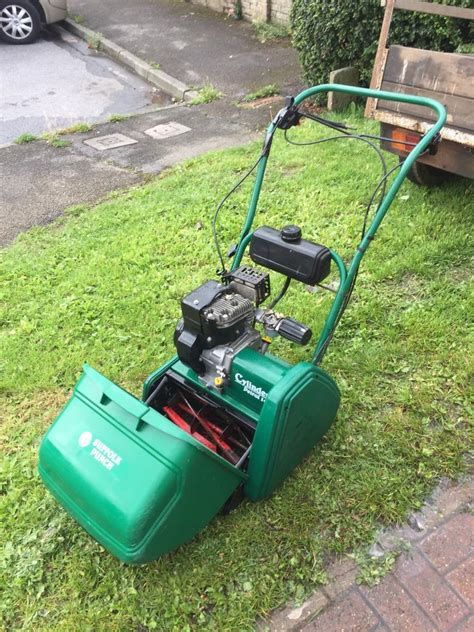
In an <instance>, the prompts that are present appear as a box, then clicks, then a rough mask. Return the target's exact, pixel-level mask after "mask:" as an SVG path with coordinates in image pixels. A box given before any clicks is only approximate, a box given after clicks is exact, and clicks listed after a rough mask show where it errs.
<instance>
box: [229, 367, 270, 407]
mask: <svg viewBox="0 0 474 632" xmlns="http://www.w3.org/2000/svg"><path fill="white" fill-rule="evenodd" d="M235 381H236V382H237V384H240V386H242V387H243V389H244V393H247V394H248V395H251V396H252V397H255V399H258V400H259V401H261V402H264V401H265V400H266V399H267V396H268V393H267V391H264V390H263V388H262V387H261V386H255V384H253V383H252V382H251V381H250V380H246V379H245V378H244V376H243V375H242V373H236V374H235Z"/></svg>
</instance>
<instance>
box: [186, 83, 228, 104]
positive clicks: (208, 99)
mask: <svg viewBox="0 0 474 632" xmlns="http://www.w3.org/2000/svg"><path fill="white" fill-rule="evenodd" d="M221 96H222V93H221V92H219V90H218V89H217V88H215V87H214V86H213V85H212V84H210V83H208V84H206V85H205V86H203V87H202V88H201V89H200V90H199V91H198V95H197V96H196V97H194V99H193V100H192V101H190V102H189V105H201V104H202V103H212V101H215V100H216V99H218V98H219V97H221Z"/></svg>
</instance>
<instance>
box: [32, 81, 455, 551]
mask: <svg viewBox="0 0 474 632" xmlns="http://www.w3.org/2000/svg"><path fill="white" fill-rule="evenodd" d="M327 91H335V92H346V93H349V94H352V95H353V96H355V97H364V98H367V97H372V98H377V99H379V100H382V101H383V100H387V101H400V102H405V103H410V104H413V105H415V106H426V107H428V108H431V110H433V111H434V112H435V114H436V115H437V120H436V121H435V122H434V123H433V124H432V125H431V124H430V125H427V126H426V133H425V134H424V135H421V134H420V138H419V140H418V142H416V143H406V142H405V141H404V148H405V153H406V154H407V156H406V158H405V160H404V161H401V162H400V164H397V165H396V167H394V168H393V169H390V170H387V169H386V167H385V162H384V159H383V156H382V154H381V152H380V150H379V149H378V147H376V145H374V143H373V140H374V138H378V137H371V136H369V135H358V134H354V133H352V132H351V130H350V128H348V127H347V126H346V125H345V124H344V123H341V122H338V121H333V120H327V119H325V118H323V117H321V116H319V115H317V114H314V113H312V112H311V111H309V110H304V109H303V108H302V107H301V106H302V104H303V102H304V101H305V100H306V99H308V98H310V97H312V96H314V95H316V94H319V93H322V92H327ZM303 116H304V117H307V118H309V119H312V120H314V121H316V122H318V123H320V124H323V125H326V126H328V127H330V128H331V129H332V131H333V134H334V135H333V136H332V137H331V139H333V138H341V137H344V136H345V137H348V138H358V139H360V140H362V141H364V142H365V143H368V144H369V145H371V146H372V147H373V148H374V149H375V150H376V151H377V153H378V154H379V157H380V158H381V161H382V165H383V167H384V173H383V177H382V179H381V180H380V182H379V183H378V185H377V187H376V189H375V191H374V194H373V196H372V199H371V201H370V203H369V205H368V207H367V210H366V214H365V218H364V227H363V230H362V237H361V240H360V242H359V244H358V246H357V250H356V252H355V255H354V257H353V259H352V260H351V262H350V263H349V265H348V266H346V264H345V263H344V262H343V260H342V258H341V257H340V256H339V255H338V254H337V253H336V252H335V251H333V250H331V249H330V248H328V247H326V246H323V245H320V244H316V243H313V242H311V241H309V240H306V239H304V238H303V236H302V234H301V230H300V228H299V227H298V226H295V225H287V226H284V227H282V228H272V227H269V226H265V225H264V226H260V227H259V228H257V229H256V230H252V224H253V221H254V218H255V212H256V208H257V203H258V199H259V195H260V190H261V187H262V182H263V178H264V174H265V169H266V165H267V160H268V157H269V154H270V150H271V146H272V140H273V137H274V135H275V133H276V132H277V131H278V130H283V132H284V133H285V135H286V134H287V131H288V130H289V129H290V128H291V127H293V126H294V125H297V124H298V123H299V121H300V119H301V118H302V117H303ZM445 118H446V113H445V110H444V108H443V106H442V105H441V104H439V103H438V102H436V101H433V100H431V99H427V98H422V97H416V96H411V95H406V94H398V93H391V92H379V91H375V90H368V89H364V88H355V87H350V86H343V85H330V84H328V85H321V86H317V87H313V88H310V89H308V90H305V91H303V92H301V93H300V94H299V95H298V96H297V97H296V98H287V99H286V102H285V106H284V107H283V108H282V109H281V110H280V111H279V112H278V114H277V115H276V116H275V118H274V119H273V121H272V122H271V124H270V126H269V128H268V130H267V132H266V136H265V140H264V143H263V148H262V151H261V153H260V155H259V156H258V160H257V161H256V162H255V164H254V165H253V166H252V167H251V169H250V170H249V171H248V172H247V173H246V174H245V176H244V177H243V178H242V179H241V180H240V182H238V183H237V185H236V187H234V189H233V190H232V191H231V192H230V193H232V192H233V191H234V190H235V189H236V188H237V186H239V185H240V184H241V183H242V182H243V181H244V180H245V178H247V177H248V176H250V175H251V174H252V173H253V172H254V171H256V177H255V184H254V187H253V192H252V195H251V199H250V204H249V208H248V212H247V216H246V218H245V221H244V225H243V228H242V231H241V233H240V236H239V239H238V242H237V244H236V245H235V246H233V247H231V248H230V250H229V252H228V253H227V255H228V260H229V261H230V262H231V264H230V265H229V269H228V270H227V269H226V262H225V257H224V256H223V255H222V251H221V248H220V245H219V242H218V239H217V230H216V223H217V216H218V213H219V211H220V209H221V208H222V205H223V204H224V202H225V201H226V199H227V198H228V195H230V193H229V194H228V195H227V196H226V197H225V198H224V200H223V201H222V202H221V204H220V205H219V207H218V209H217V212H216V214H215V216H214V222H213V233H214V238H215V243H216V248H217V252H218V255H219V260H220V269H219V271H218V274H217V278H216V279H213V280H209V281H207V282H206V283H204V284H203V285H201V286H200V287H198V288H195V289H194V290H192V291H191V292H190V293H189V294H188V295H187V296H185V297H184V298H183V299H182V301H181V312H182V318H181V319H180V321H179V322H178V324H177V327H176V330H175V332H174V344H175V347H176V352H177V353H176V355H175V356H174V357H173V358H171V359H170V360H169V361H168V362H167V363H166V364H165V365H164V366H162V367H160V368H159V369H158V370H156V371H155V372H154V373H152V374H151V375H150V376H149V377H148V378H147V380H146V381H145V384H144V388H143V397H142V399H141V400H139V399H137V398H135V397H134V396H133V395H131V394H129V393H127V392H126V391H124V390H123V389H121V388H120V387H119V386H117V385H115V384H114V383H113V382H111V381H110V380H108V379H107V378H106V377H104V376H103V375H101V374H100V373H98V372H97V371H95V370H94V369H92V368H91V367H89V366H87V365H85V366H84V372H83V374H82V376H81V378H80V379H79V381H78V383H77V385H76V387H75V389H74V392H73V394H72V396H71V398H70V399H69V401H68V402H67V404H66V406H65V408H64V409H63V410H62V412H61V413H60V414H59V416H58V417H57V419H56V421H55V422H54V423H53V424H52V426H51V427H50V429H49V430H48V432H47V433H46V435H45V437H44V439H43V441H42V444H41V448H40V456H39V472H40V474H41V477H42V479H43V481H44V483H45V485H46V487H47V488H48V489H49V490H50V491H51V492H52V494H53V495H54V496H55V497H56V498H57V500H58V501H59V502H60V503H61V505H62V506H63V507H64V508H65V509H66V510H67V511H68V512H69V513H70V514H71V515H72V516H73V517H74V518H75V519H76V520H77V521H78V522H79V523H80V524H81V525H82V526H83V527H84V528H85V529H86V530H87V531H88V532H89V533H90V534H91V535H92V536H93V537H94V538H95V539H96V540H97V541H98V542H100V543H101V544H102V545H103V546H104V547H105V548H106V549H107V550H108V551H110V552H111V553H112V554H113V555H115V556H116V557H118V558H119V559H121V560H123V561H124V562H127V563H144V562H148V561H151V560H154V559H156V558H158V557H159V556H160V555H162V554H164V553H166V552H168V551H171V550H173V549H175V548H176V547H178V546H179V545H181V544H182V543H184V542H186V541H188V540H190V539H191V538H192V537H193V536H194V535H195V534H197V533H198V532H199V531H200V530H201V529H202V528H203V527H204V526H205V525H206V524H207V523H208V522H209V521H210V520H211V519H212V517H213V516H214V515H215V514H216V513H217V512H219V511H220V510H221V509H222V508H224V509H225V510H229V509H231V508H232V507H233V506H235V505H236V504H237V503H238V501H239V500H240V499H241V498H243V497H247V498H249V499H250V500H253V501H258V500H261V499H263V498H265V497H267V496H269V495H270V494H271V493H272V492H273V491H274V490H275V488H276V487H277V486H278V485H280V483H282V481H284V480H285V478H286V477H287V476H288V475H289V474H290V472H291V471H292V470H293V469H294V468H295V466H296V465H297V464H298V463H299V462H300V461H301V460H302V459H303V457H304V456H305V455H306V454H307V453H308V452H309V451H310V450H311V448H312V447H313V446H314V445H315V443H316V442H317V441H318V440H319V439H320V438H321V437H322V436H323V435H324V434H325V433H326V432H327V430H328V428H329V427H330V425H331V424H332V422H333V421H334V419H335V417H336V413H337V410H338V407H339V401H340V392H339V389H338V387H337V385H336V383H335V382H334V380H333V379H332V378H331V377H330V376H329V375H328V374H327V373H326V371H324V370H323V369H322V368H321V367H320V363H321V361H322V359H323V356H324V354H325V352H326V350H327V348H328V345H329V343H330V341H331V339H332V336H333V333H334V330H335V328H336V326H337V325H338V323H339V320H340V318H341V316H342V314H343V312H344V310H345V309H346V306H347V304H348V301H349V299H350V296H351V293H352V290H353V288H354V283H355V280H356V276H357V271H358V269H359V264H360V262H361V260H362V257H363V256H364V253H365V252H366V250H367V248H368V247H369V245H370V242H371V240H372V239H373V238H374V235H375V233H376V231H377V229H378V227H379V226H380V223H381V222H382V220H383V218H384V216H385V214H386V213H387V210H388V208H389V206H390V204H391V203H392V201H393V199H394V197H395V195H396V193H397V191H398V189H399V188H400V185H401V184H402V182H403V180H404V178H405V176H406V174H407V172H408V171H409V169H410V167H411V165H412V164H413V162H414V161H415V160H416V159H417V158H418V157H419V156H420V155H421V154H422V153H424V152H427V151H430V152H432V151H436V144H437V142H438V140H439V131H440V129H441V127H442V126H443V124H444V121H445ZM288 140H289V139H288ZM325 140H329V139H325ZM316 142H321V141H320V140H319V141H316ZM397 169H399V172H398V174H397V175H396V177H395V178H394V180H393V182H392V184H391V186H390V187H389V188H388V191H387V190H386V185H387V180H388V178H389V176H390V175H391V173H392V172H394V171H395V170H397ZM376 199H377V200H378V202H377V203H376V204H375V200H376ZM372 205H374V206H375V210H374V212H373V213H372V215H373V219H372V220H371V222H370V223H369V221H368V215H369V211H370V209H371V206H372ZM247 248H248V250H249V256H250V259H251V260H252V262H253V263H254V264H256V265H257V266H259V267H252V266H250V265H246V264H242V258H243V255H244V253H245V252H246V250H247ZM332 264H335V266H336V268H337V271H338V273H339V277H340V278H339V286H338V289H337V291H336V293H335V297H334V301H333V303H332V306H331V309H330V311H329V314H328V316H327V319H326V321H325V324H324V326H323V329H322V332H321V334H320V336H319V339H318V341H317V344H316V347H315V350H314V353H313V355H312V358H311V359H309V360H308V361H306V362H298V363H296V364H294V365H291V364H289V363H288V362H286V361H284V360H282V359H280V358H277V357H275V356H274V355H272V354H270V353H269V352H268V348H269V345H270V343H271V341H272V339H273V338H275V337H276V336H280V337H282V338H285V339H286V340H289V341H292V342H294V343H296V344H299V345H306V344H307V343H308V342H309V340H310V339H311V337H312V332H311V329H310V328H309V327H308V326H307V325H305V324H303V323H300V322H297V321H296V320H294V319H292V318H291V317H288V316H285V315H282V314H280V313H279V312H277V311H276V310H275V307H276V305H277V303H278V302H279V300H280V299H281V298H282V297H283V296H284V294H285V292H286V290H287V289H288V286H289V284H290V282H292V281H294V282H300V283H303V284H305V285H309V286H316V285H321V284H322V283H323V281H324V280H325V279H326V278H327V277H328V275H329V273H330V269H331V265H332ZM268 270H271V271H273V272H276V273H279V274H281V275H282V276H283V277H284V283H283V287H282V289H281V290H280V291H279V292H278V293H277V294H276V296H275V297H274V298H273V299H271V300H270V302H268V299H270V295H271V290H270V276H269V272H268Z"/></svg>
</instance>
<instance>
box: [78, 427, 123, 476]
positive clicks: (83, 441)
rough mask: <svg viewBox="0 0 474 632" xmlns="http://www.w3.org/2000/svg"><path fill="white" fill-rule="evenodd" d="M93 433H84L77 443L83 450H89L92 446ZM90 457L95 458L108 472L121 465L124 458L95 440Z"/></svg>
mask: <svg viewBox="0 0 474 632" xmlns="http://www.w3.org/2000/svg"><path fill="white" fill-rule="evenodd" d="M91 441H92V433H91V432H89V431H87V430H86V432H83V433H82V434H81V436H80V437H79V439H78V440H77V442H78V443H79V445H80V446H81V448H87V446H89V445H90V444H91ZM89 455H90V456H92V457H94V459H95V460H96V461H98V462H99V463H100V464H101V465H102V466H103V467H105V469H106V470H111V469H112V468H113V467H115V466H116V465H120V463H121V462H122V457H121V456H119V455H118V454H116V453H115V452H114V451H113V450H112V449H111V448H109V446H108V445H105V443H102V441H100V440H99V439H94V442H93V444H92V448H91V451H90V452H89Z"/></svg>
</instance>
